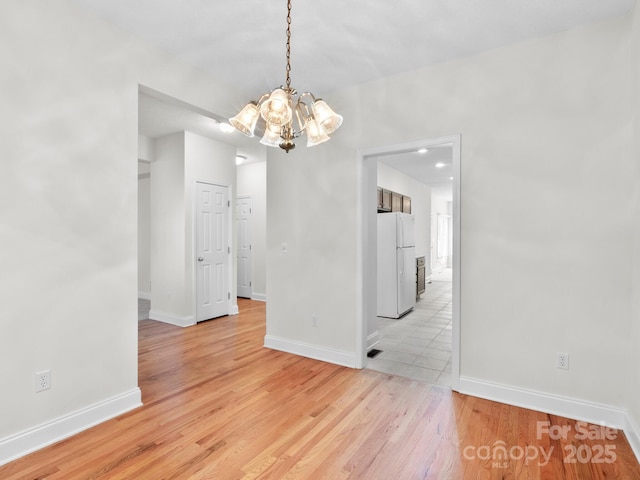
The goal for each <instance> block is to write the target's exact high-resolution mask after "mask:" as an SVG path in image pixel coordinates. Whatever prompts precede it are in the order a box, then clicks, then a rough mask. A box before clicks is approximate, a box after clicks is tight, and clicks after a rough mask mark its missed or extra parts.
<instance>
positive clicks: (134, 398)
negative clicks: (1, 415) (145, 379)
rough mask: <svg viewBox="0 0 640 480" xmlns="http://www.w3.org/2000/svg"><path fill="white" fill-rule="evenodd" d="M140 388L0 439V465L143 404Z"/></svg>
mask: <svg viewBox="0 0 640 480" xmlns="http://www.w3.org/2000/svg"><path fill="white" fill-rule="evenodd" d="M141 400H142V394H141V392H140V389H139V388H135V389H133V390H131V391H129V392H125V393H123V394H121V395H118V396H115V397H112V398H109V399H107V400H104V401H102V402H99V403H96V404H94V405H90V406H88V407H86V408H83V409H82V410H78V411H76V412H73V413H70V414H68V415H64V416H62V417H59V418H57V419H55V420H52V421H50V422H47V423H44V424H42V425H38V426H37V427H34V428H31V429H29V430H25V431H24V432H20V433H18V434H16V435H12V436H10V437H6V438H2V439H0V465H4V464H6V463H9V462H11V461H13V460H16V459H18V458H20V457H23V456H25V455H27V454H29V453H32V452H35V451H36V450H39V449H41V448H43V447H46V446H48V445H51V444H53V443H56V442H59V441H60V440H63V439H65V438H68V437H70V436H72V435H75V434H77V433H80V432H81V431H83V430H86V429H88V428H91V427H93V426H95V425H98V424H99V423H102V422H106V421H107V420H110V419H112V418H114V417H117V416H118V415H122V414H123V413H125V412H128V411H130V410H133V409H135V408H138V407H140V406H141V405H142V401H141Z"/></svg>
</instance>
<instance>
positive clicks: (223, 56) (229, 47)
mask: <svg viewBox="0 0 640 480" xmlns="http://www.w3.org/2000/svg"><path fill="white" fill-rule="evenodd" d="M74 1H75V2H76V3H78V4H81V5H84V6H86V7H88V8H90V9H91V10H93V11H95V12H96V13H98V14H99V15H101V16H103V17H105V18H106V19H108V20H109V21H112V22H114V23H116V24H118V25H120V26H121V27H123V28H125V29H127V30H130V31H132V32H134V33H135V34H136V35H139V36H141V37H143V38H145V39H147V40H148V41H149V42H151V43H153V44H156V45H159V46H160V47H161V48H163V49H165V50H167V51H170V52H173V53H174V54H176V55H178V56H180V57H182V58H183V59H185V60H186V61H188V62H190V63H192V64H194V65H197V66H198V67H200V68H202V69H204V70H206V71H209V72H211V73H212V74H213V75H214V76H215V77H216V78H218V79H220V80H221V81H223V82H226V83H227V84H229V85H234V86H235V87H237V88H241V89H242V90H244V91H245V92H246V94H247V95H248V96H249V97H256V96H258V95H259V94H260V93H263V92H265V91H269V90H271V89H272V88H274V87H277V86H279V85H280V84H282V83H284V79H285V42H286V36H285V31H286V5H287V4H286V1H285V0H74ZM633 4H634V0H482V1H480V0H403V1H398V2H393V1H377V2H372V1H371V0H348V1H345V0H321V1H309V0H307V1H300V0H293V14H292V17H293V21H292V27H291V28H292V50H291V62H292V71H291V78H292V86H293V87H294V88H296V89H297V90H298V91H311V92H313V93H315V94H316V95H319V96H326V95H327V93H328V92H331V91H333V90H335V89H338V88H341V87H343V86H349V85H354V84H359V83H363V82H367V81H371V80H374V79H377V78H381V77H385V76H389V75H393V74H395V73H398V72H404V71H409V70H413V69H416V68H419V67H423V66H426V65H430V64H433V63H436V62H443V61H447V60H451V59H454V58H458V57H461V56H466V55H471V54H474V53H477V52H480V51H485V50H489V49H493V48H497V47H500V46H503V45H507V44H510V43H514V42H519V41H522V40H526V39H529V38H533V37H537V36H543V35H547V34H550V33H553V32H558V31H561V30H566V29H568V28H572V27H575V26H578V25H581V24H586V23H590V22H593V21H596V20H598V19H602V18H606V17H610V16H617V15H623V14H625V13H627V12H629V11H630V9H631V8H632V7H633Z"/></svg>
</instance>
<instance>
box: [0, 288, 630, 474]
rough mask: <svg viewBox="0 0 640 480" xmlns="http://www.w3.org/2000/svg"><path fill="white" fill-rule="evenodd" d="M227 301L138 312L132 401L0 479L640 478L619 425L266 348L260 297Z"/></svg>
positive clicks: (0, 470)
mask: <svg viewBox="0 0 640 480" xmlns="http://www.w3.org/2000/svg"><path fill="white" fill-rule="evenodd" d="M239 306H240V312H241V313H240V315H237V316H233V317H225V318H220V319H216V320H213V321H209V322H204V323H201V324H199V325H197V326H195V327H189V328H186V329H182V328H179V327H173V326H170V325H165V324H162V323H158V322H153V321H148V320H147V321H142V322H140V337H139V344H140V347H139V352H140V353H139V355H140V361H139V363H140V370H139V376H140V386H141V388H142V392H143V402H144V407H141V408H139V409H137V410H135V411H133V412H130V413H128V414H126V415H123V416H121V417H119V418H117V419H115V420H111V421H109V422H105V423H103V424H101V425H98V426H97V427H94V428H92V429H90V430H87V431H85V432H83V433H80V434H78V435H76V436H74V437H72V438H70V439H68V440H66V441H64V442H60V443H58V444H56V445H53V446H51V447H48V448H46V449H43V450H41V451H39V452H36V453H34V454H32V455H29V456H27V457H24V458H22V459H20V460H18V461H15V462H13V463H11V464H8V465H5V466H3V467H0V479H3V480H13V479H50V480H53V479H65V480H71V479H136V480H138V479H152V480H157V479H222V480H229V479H240V478H246V479H256V478H260V479H285V478H286V479H305V480H307V479H311V480H315V479H322V480H324V479H346V478H349V479H367V480H371V479H384V480H405V479H414V478H415V479H425V478H428V479H438V480H443V479H444V480H448V479H451V480H459V479H465V480H466V479H549V480H560V479H577V480H588V479H624V480H634V479H640V466H639V465H638V463H637V462H636V460H635V457H634V456H633V454H632V452H631V450H630V448H629V446H628V444H627V441H626V439H625V437H624V435H623V434H622V432H618V434H617V435H616V438H615V439H614V440H607V439H603V440H594V441H591V440H585V441H579V440H577V439H576V428H578V430H577V433H580V431H581V430H580V425H576V423H575V422H573V421H570V420H567V419H564V418H560V417H554V416H550V415H545V414H542V413H538V412H534V411H530V410H525V409H521V408H516V407H510V406H507V405H503V404H499V403H494V402H490V401H486V400H480V399H477V398H473V397H467V396H464V395H459V394H456V393H452V392H451V391H449V390H447V389H444V388H441V387H431V386H429V385H427V384H425V383H421V382H419V381H416V380H410V379H406V378H402V377H397V376H392V375H388V374H384V373H379V372H375V371H371V370H362V371H360V370H352V369H348V368H343V367H338V366H335V365H331V364H327V363H322V362H317V361H314V360H310V359H305V358H301V357H297V356H294V355H289V354H285V353H281V352H276V351H273V350H268V349H266V348H262V342H263V338H264V333H265V329H264V316H265V306H264V304H262V303H259V302H252V301H248V300H245V301H242V300H241V301H240V302H239ZM536 422H549V425H550V426H552V427H554V428H560V427H562V426H568V427H570V428H571V432H569V433H568V435H567V436H566V438H560V439H558V440H554V439H553V438H551V436H550V435H548V434H546V433H544V434H541V435H539V434H538V433H537V431H536V428H537V427H536V426H537V423H536ZM594 428H595V427H594ZM609 433H610V434H611V432H609ZM578 436H579V435H578ZM501 442H503V443H501ZM500 447H504V449H505V450H501V449H500ZM505 451H506V454H505ZM500 452H503V455H502V456H497V455H494V453H500ZM549 452H550V455H549ZM534 453H535V458H534ZM572 453H575V455H572ZM543 454H544V455H545V457H543ZM527 455H528V456H530V457H531V459H530V460H529V461H528V462H527V461H526V457H527ZM547 455H549V456H548V457H546V456H547ZM494 457H495V458H494ZM545 458H548V463H546V464H544V465H542V464H543V463H545ZM572 459H573V460H576V462H575V463H566V462H567V461H569V462H570V461H571V460H572ZM613 460H614V461H613ZM609 461H610V463H607V462H609Z"/></svg>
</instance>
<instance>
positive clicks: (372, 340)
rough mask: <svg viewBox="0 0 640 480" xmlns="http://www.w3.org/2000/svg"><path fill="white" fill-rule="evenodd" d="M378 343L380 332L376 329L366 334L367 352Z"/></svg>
mask: <svg viewBox="0 0 640 480" xmlns="http://www.w3.org/2000/svg"><path fill="white" fill-rule="evenodd" d="M378 343H380V332H379V331H378V330H376V331H375V332H373V333H371V334H369V336H367V352H368V351H369V350H371V349H372V348H373V347H375V346H376V345H377V344H378Z"/></svg>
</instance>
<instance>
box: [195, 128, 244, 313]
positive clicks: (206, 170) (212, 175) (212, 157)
mask: <svg viewBox="0 0 640 480" xmlns="http://www.w3.org/2000/svg"><path fill="white" fill-rule="evenodd" d="M196 181H200V182H205V183H212V184H215V185H222V186H225V187H229V200H230V201H231V208H230V210H229V222H230V225H229V227H230V232H231V238H230V246H231V272H230V273H231V276H230V284H229V289H230V293H231V302H230V305H229V313H237V311H238V305H237V300H236V292H237V290H238V287H237V277H236V265H237V257H236V250H237V240H236V229H235V228H234V227H233V225H234V223H235V222H234V219H235V215H234V212H235V211H236V200H235V199H236V194H235V193H236V192H237V185H236V148H235V147H233V146H231V145H227V144H226V143H222V142H217V141H215V140H212V139H210V138H206V137H202V136H200V135H196V134H195V133H191V132H185V177H184V186H185V198H184V204H183V205H184V215H185V218H186V224H185V231H184V233H185V238H186V249H185V252H186V257H185V260H184V262H185V272H186V288H187V290H188V295H189V297H190V299H191V301H192V302H193V299H194V298H195V297H194V295H195V290H194V289H195V285H194V279H195V276H194V271H193V266H194V259H195V254H194V252H193V249H194V245H195V240H194V236H193V235H194V233H193V214H194V208H195V207H194V205H195V187H196ZM192 305H193V304H192ZM193 315H195V311H193Z"/></svg>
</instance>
